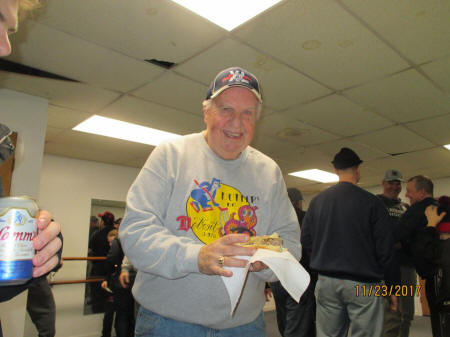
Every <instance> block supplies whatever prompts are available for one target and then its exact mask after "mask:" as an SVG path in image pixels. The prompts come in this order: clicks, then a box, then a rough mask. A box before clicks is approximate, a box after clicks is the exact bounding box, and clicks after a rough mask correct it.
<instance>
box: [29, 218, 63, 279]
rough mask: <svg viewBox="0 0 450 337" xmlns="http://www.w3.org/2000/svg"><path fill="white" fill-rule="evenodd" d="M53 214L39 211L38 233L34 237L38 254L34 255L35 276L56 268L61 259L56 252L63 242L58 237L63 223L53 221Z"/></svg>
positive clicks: (37, 219) (37, 220)
mask: <svg viewBox="0 0 450 337" xmlns="http://www.w3.org/2000/svg"><path fill="white" fill-rule="evenodd" d="M51 218H52V215H51V214H50V212H47V211H39V213H38V215H37V217H36V222H37V228H38V235H37V236H36V237H35V238H34V239H33V245H34V249H36V255H35V256H34V257H33V277H39V276H41V275H44V274H46V273H48V272H49V271H51V270H52V269H53V268H55V267H56V266H57V265H58V263H59V261H58V256H57V255H56V253H57V252H58V251H59V250H60V248H61V246H62V242H61V240H60V238H58V237H57V236H58V234H59V233H61V225H60V224H59V223H58V222H54V221H51Z"/></svg>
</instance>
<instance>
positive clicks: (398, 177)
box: [384, 170, 404, 181]
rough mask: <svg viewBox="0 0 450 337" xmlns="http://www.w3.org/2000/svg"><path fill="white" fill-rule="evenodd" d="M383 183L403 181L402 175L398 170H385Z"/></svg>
mask: <svg viewBox="0 0 450 337" xmlns="http://www.w3.org/2000/svg"><path fill="white" fill-rule="evenodd" d="M384 180H385V181H404V180H403V175H402V174H401V172H400V171H399V170H387V171H386V173H385V174H384Z"/></svg>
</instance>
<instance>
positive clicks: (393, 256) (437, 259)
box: [0, 0, 450, 337]
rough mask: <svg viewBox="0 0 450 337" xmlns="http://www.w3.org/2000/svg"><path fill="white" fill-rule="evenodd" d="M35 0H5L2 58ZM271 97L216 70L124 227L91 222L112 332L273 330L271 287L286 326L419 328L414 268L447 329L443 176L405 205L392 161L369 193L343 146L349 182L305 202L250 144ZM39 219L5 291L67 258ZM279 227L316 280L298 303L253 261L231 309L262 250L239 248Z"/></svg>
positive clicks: (149, 172) (367, 331) (106, 327)
mask: <svg viewBox="0 0 450 337" xmlns="http://www.w3.org/2000/svg"><path fill="white" fill-rule="evenodd" d="M31 2H32V1H24V0H23V1H21V0H2V1H1V2H0V14H1V16H0V28H1V31H0V33H1V34H0V53H1V54H0V55H2V56H4V55H8V54H9V53H10V51H11V47H10V44H9V40H8V34H10V33H12V32H14V31H16V30H17V26H18V23H17V17H18V13H19V10H20V8H22V7H21V6H25V5H26V4H29V3H31ZM262 104H263V97H262V94H261V88H260V84H259V81H258V79H257V78H256V77H255V76H254V75H253V74H251V73H250V72H248V71H246V70H245V69H242V68H239V67H233V68H228V69H225V70H223V71H221V72H219V73H218V74H217V76H216V77H215V78H214V80H213V81H212V83H211V85H210V87H209V89H208V91H207V94H206V97H205V100H204V101H203V103H202V107H203V118H204V122H205V124H206V129H205V130H203V131H201V132H199V133H196V134H191V135H187V136H183V137H181V138H179V139H177V140H174V141H169V142H166V143H163V144H161V145H159V146H157V147H156V148H155V149H154V150H153V151H152V153H151V155H150V157H149V159H148V160H147V162H146V163H145V166H144V167H143V169H142V170H141V172H140V173H139V175H138V177H137V178H136V180H135V181H134V183H133V184H132V186H131V188H130V190H129V192H128V196H127V208H126V214H125V216H124V219H123V221H122V222H121V224H120V227H119V228H118V229H117V228H116V227H117V226H116V225H117V223H115V219H114V215H113V214H112V213H110V212H105V213H102V214H100V215H99V217H100V219H101V220H100V226H97V225H96V224H95V223H96V221H95V220H96V219H91V220H92V221H91V226H92V228H93V229H92V233H91V236H90V243H89V248H90V251H91V255H92V256H107V259H106V262H105V263H101V264H100V263H98V264H93V265H92V272H93V273H94V274H96V275H99V276H104V277H105V280H104V281H103V282H102V283H101V284H99V285H98V286H96V288H95V289H92V290H91V291H92V296H97V295H94V294H102V295H99V296H101V297H102V298H103V299H104V301H103V302H102V301H99V303H102V304H101V305H102V307H101V308H99V309H98V312H100V311H105V315H104V321H103V323H104V324H103V332H102V334H103V336H104V337H106V336H110V335H111V327H112V315H113V314H114V313H115V315H116V324H115V330H116V335H117V336H119V337H120V336H132V335H135V336H141V337H150V336H211V335H214V336H219V337H226V336H246V337H253V336H254V337H264V336H266V332H265V325H264V315H263V307H264V304H265V297H264V293H265V287H266V284H270V287H271V289H272V291H273V294H274V297H275V303H276V309H277V323H278V327H279V330H280V334H281V335H282V336H283V337H286V336H319V337H322V336H347V335H348V332H349V328H350V327H351V334H352V336H408V334H409V328H410V325H411V320H412V319H413V317H414V296H416V294H417V289H418V287H419V285H418V284H417V283H416V273H417V274H418V275H419V276H420V277H421V278H423V279H424V280H425V281H426V297H427V299H428V303H429V307H430V312H431V325H432V333H433V336H434V337H444V336H446V337H448V336H449V335H450V316H449V307H450V303H449V301H450V286H449V283H450V268H449V256H450V254H449V252H450V250H449V249H450V247H449V244H450V240H449V239H450V222H449V215H450V213H449V198H448V197H442V198H439V200H436V199H435V198H434V196H433V183H432V181H431V180H430V179H429V178H427V177H424V176H422V175H416V176H414V177H412V178H409V179H408V180H407V182H406V197H407V198H409V201H410V203H409V205H407V204H405V203H403V202H402V201H401V200H400V199H399V193H400V191H401V183H402V182H403V177H402V175H401V173H400V172H399V171H398V170H395V169H391V170H388V171H387V172H386V174H385V176H384V179H383V182H382V186H383V193H382V194H380V195H374V194H371V193H369V192H368V191H366V190H364V189H362V188H360V187H359V186H358V185H357V184H358V182H359V180H360V177H361V174H362V172H363V168H362V163H363V161H362V160H361V158H360V157H359V156H358V154H356V153H355V152H354V151H353V150H351V149H349V148H342V149H341V150H340V151H339V152H338V153H337V154H336V155H335V156H334V158H333V160H332V165H333V166H334V169H335V172H336V174H337V175H338V177H339V182H338V183H337V184H336V185H334V186H332V187H330V188H328V189H327V190H325V191H323V192H322V193H319V194H318V195H317V196H316V197H314V198H313V199H312V200H311V202H310V204H309V207H308V210H307V211H306V212H303V210H302V205H301V201H302V200H303V196H302V194H301V192H300V191H299V190H297V189H292V188H290V189H287V188H286V185H285V183H284V180H283V175H282V172H281V170H280V168H279V167H278V165H277V164H276V163H275V161H274V160H272V159H271V158H269V157H268V156H266V155H264V154H263V153H261V152H260V151H258V150H256V149H254V148H252V147H250V146H249V145H250V143H251V141H252V139H253V136H254V132H255V127H256V124H257V121H258V119H259V118H260V114H261V109H262ZM300 226H301V231H300ZM38 228H39V233H38V236H37V237H36V239H35V248H36V251H37V254H36V256H35V258H34V259H33V263H34V271H33V277H34V279H33V280H31V281H30V282H29V283H27V284H26V285H23V286H18V287H17V286H14V287H13V286H7V287H0V291H1V293H0V296H1V297H0V299H1V300H2V301H4V300H8V299H9V298H11V297H13V296H15V295H16V294H17V293H19V292H21V291H23V290H25V289H27V288H29V289H30V293H29V296H32V295H33V290H32V286H37V287H38V288H39V289H40V288H41V287H42V288H44V285H42V286H39V285H38V284H40V283H38V282H40V281H42V278H43V277H45V276H46V274H48V273H49V272H50V271H52V270H54V269H55V268H57V267H58V266H59V265H60V259H61V249H62V236H61V235H60V231H61V230H60V225H59V224H58V223H57V222H55V221H53V220H52V216H51V214H50V213H49V212H46V211H41V212H40V214H39V215H38ZM273 233H277V234H278V235H279V236H280V237H281V238H282V239H283V245H284V247H285V248H286V249H287V251H288V252H289V253H290V254H292V256H294V257H295V258H296V259H297V260H298V261H300V263H301V264H302V265H303V266H304V267H305V268H306V269H307V270H308V271H309V272H310V274H311V282H310V285H309V287H308V289H307V290H306V291H305V293H304V294H303V296H302V297H301V299H300V302H299V303H297V301H295V300H294V299H292V298H291V297H290V295H289V294H288V293H287V292H286V291H285V290H284V289H283V286H282V285H281V284H280V283H279V282H277V278H276V276H275V274H274V272H273V271H272V270H271V269H270V268H268V266H267V265H265V264H264V263H262V262H260V261H256V262H253V263H251V265H250V266H249V274H248V278H247V280H246V282H245V285H244V290H243V293H242V297H241V298H240V302H239V305H238V307H237V309H236V311H235V312H234V314H233V315H230V298H229V295H228V292H227V289H226V287H225V285H224V282H223V280H222V279H223V278H229V277H232V276H233V271H232V268H244V267H246V266H247V263H248V261H247V259H248V257H250V256H252V255H253V254H255V252H256V248H253V247H250V246H245V245H242V244H245V243H246V242H247V241H248V240H249V235H258V236H261V235H270V234H273ZM300 233H301V234H300ZM300 242H301V243H302V245H301V244H300ZM125 256H126V257H125ZM124 260H125V261H124ZM130 266H131V267H130ZM134 268H136V270H137V275H136V277H135V279H134V276H133V275H132V273H131V272H130V270H134ZM133 283H134V284H133ZM30 287H31V288H30ZM131 288H132V289H133V293H132V294H131V292H130V289H131ZM134 300H136V302H137V303H139V309H138V312H137V314H136V316H135V307H136V305H135V303H134ZM31 302H32V301H31ZM31 302H30V303H31ZM53 303H54V302H53ZM53 324H54V322H53ZM49 335H54V331H53V332H50V333H49ZM0 336H1V330H0Z"/></svg>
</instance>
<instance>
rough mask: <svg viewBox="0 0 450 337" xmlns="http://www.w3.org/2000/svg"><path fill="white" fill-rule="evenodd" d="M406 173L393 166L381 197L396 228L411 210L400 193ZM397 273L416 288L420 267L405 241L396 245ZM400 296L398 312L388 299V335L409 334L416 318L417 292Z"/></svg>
mask: <svg viewBox="0 0 450 337" xmlns="http://www.w3.org/2000/svg"><path fill="white" fill-rule="evenodd" d="M402 182H403V176H402V174H401V172H400V171H398V170H395V169H391V170H387V171H386V173H385V174H384V179H383V181H382V183H381V185H382V187H383V193H382V194H378V195H377V197H378V198H380V200H381V201H382V202H383V204H384V206H385V207H386V209H387V211H388V213H389V219H390V220H391V224H392V228H395V226H397V225H398V222H399V220H400V218H401V216H402V215H403V214H404V213H405V212H406V210H407V209H408V204H406V203H404V202H402V200H401V199H400V198H399V194H400V192H401V191H402ZM393 268H395V272H396V273H397V274H398V275H400V276H399V277H400V285H404V286H407V287H409V286H411V287H413V288H414V289H415V287H416V279H417V276H416V270H415V269H414V265H413V264H412V262H411V261H410V258H409V257H408V256H407V255H406V254H405V253H404V252H403V251H402V249H401V244H400V243H399V242H398V243H397V244H396V246H395V262H394V265H393ZM406 295H407V296H400V297H399V299H398V309H399V310H398V311H392V310H390V308H389V301H386V308H385V311H384V326H383V330H384V331H383V336H384V337H408V336H409V328H410V326H411V321H412V320H413V319H414V296H415V294H413V293H408V294H406Z"/></svg>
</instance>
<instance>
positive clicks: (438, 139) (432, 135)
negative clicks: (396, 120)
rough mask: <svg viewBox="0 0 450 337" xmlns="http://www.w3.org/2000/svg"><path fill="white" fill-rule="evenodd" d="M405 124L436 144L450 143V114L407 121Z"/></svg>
mask: <svg viewBox="0 0 450 337" xmlns="http://www.w3.org/2000/svg"><path fill="white" fill-rule="evenodd" d="M405 126H406V127H407V128H408V129H410V130H412V131H414V132H416V133H417V134H419V135H421V136H423V137H424V138H426V139H428V140H430V141H432V142H433V143H435V144H436V145H446V144H450V132H449V127H450V114H448V115H445V116H439V117H433V118H428V119H424V120H420V121H417V122H412V123H408V124H405Z"/></svg>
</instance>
